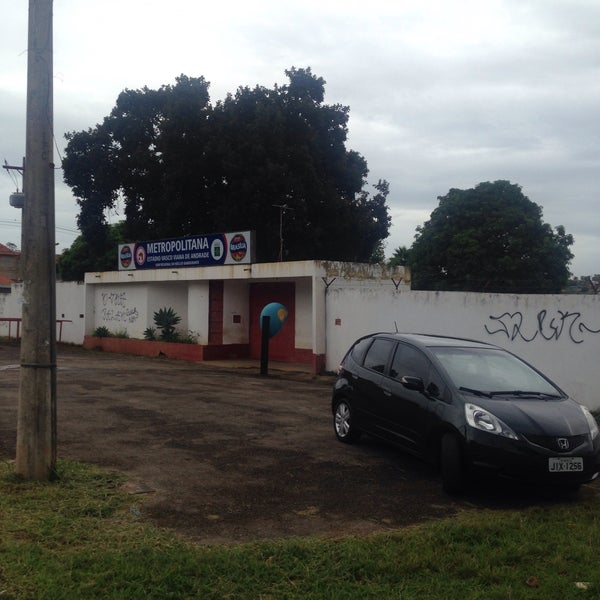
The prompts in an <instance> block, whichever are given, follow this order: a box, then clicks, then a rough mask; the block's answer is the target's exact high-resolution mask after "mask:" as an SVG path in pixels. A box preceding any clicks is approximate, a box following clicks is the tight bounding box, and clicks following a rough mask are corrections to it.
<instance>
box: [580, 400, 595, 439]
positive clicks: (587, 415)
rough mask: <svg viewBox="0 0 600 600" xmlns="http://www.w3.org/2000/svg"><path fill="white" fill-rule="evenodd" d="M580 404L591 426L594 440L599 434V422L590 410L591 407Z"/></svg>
mask: <svg viewBox="0 0 600 600" xmlns="http://www.w3.org/2000/svg"><path fill="white" fill-rule="evenodd" d="M579 406H581V410H582V411H583V414H584V415H585V418H586V419H587V422H588V425H589V426H590V435H591V436H592V439H593V440H594V439H596V437H597V436H598V424H597V423H596V419H594V415H593V414H592V413H591V412H590V411H589V409H588V408H587V407H586V406H582V405H581V404H580V405H579Z"/></svg>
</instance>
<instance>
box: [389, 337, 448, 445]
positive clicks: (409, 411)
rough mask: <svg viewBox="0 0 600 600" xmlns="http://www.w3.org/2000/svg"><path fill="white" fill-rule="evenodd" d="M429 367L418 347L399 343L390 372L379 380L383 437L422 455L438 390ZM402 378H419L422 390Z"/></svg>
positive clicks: (439, 391) (429, 364)
mask: <svg viewBox="0 0 600 600" xmlns="http://www.w3.org/2000/svg"><path fill="white" fill-rule="evenodd" d="M431 371H432V365H431V362H430V360H429V359H428V358H427V356H425V354H423V353H422V352H421V351H420V350H419V349H418V348H415V347H413V346H410V345H408V344H404V343H398V345H397V346H396V348H395V351H394V354H393V357H392V361H391V364H390V368H389V371H388V372H387V373H386V376H385V377H384V379H383V381H382V398H381V405H380V412H381V413H382V415H383V416H384V422H385V425H384V426H385V435H386V436H387V437H389V438H390V439H391V440H392V441H394V442H396V443H399V444H401V445H403V446H405V447H406V448H407V449H408V450H410V451H411V452H414V453H417V454H422V453H423V452H424V449H425V446H426V440H427V433H428V431H429V429H430V427H431V422H432V419H433V418H434V415H435V403H436V396H439V395H440V393H441V390H440V389H439V386H438V385H435V384H434V385H432V382H431ZM403 377H413V378H414V377H418V378H420V380H421V381H422V382H423V388H424V389H423V390H421V391H419V390H415V389H410V388H409V387H407V385H406V384H404V383H403V382H402V378H403Z"/></svg>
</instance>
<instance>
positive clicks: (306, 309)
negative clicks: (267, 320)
mask: <svg viewBox="0 0 600 600" xmlns="http://www.w3.org/2000/svg"><path fill="white" fill-rule="evenodd" d="M295 305H296V317H295V320H296V331H295V336H296V338H295V339H296V341H295V345H296V348H302V349H308V350H311V349H312V348H313V320H312V279H310V278H308V277H303V278H301V279H297V280H296V298H295Z"/></svg>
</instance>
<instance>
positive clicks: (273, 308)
mask: <svg viewBox="0 0 600 600" xmlns="http://www.w3.org/2000/svg"><path fill="white" fill-rule="evenodd" d="M263 317H269V337H270V338H272V337H273V336H274V335H277V334H278V333H279V330H280V329H281V328H282V327H283V324H284V323H285V321H286V319H287V318H288V310H287V308H286V307H285V306H284V305H283V304H280V303H279V302H271V303H270V304H267V305H266V306H265V307H264V308H263V309H262V310H261V311H260V330H261V332H262V327H263Z"/></svg>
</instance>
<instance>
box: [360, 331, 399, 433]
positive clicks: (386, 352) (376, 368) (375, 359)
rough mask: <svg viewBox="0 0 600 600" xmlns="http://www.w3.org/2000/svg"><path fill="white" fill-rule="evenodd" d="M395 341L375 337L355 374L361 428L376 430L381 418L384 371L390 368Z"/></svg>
mask: <svg viewBox="0 0 600 600" xmlns="http://www.w3.org/2000/svg"><path fill="white" fill-rule="evenodd" d="M394 348H395V342H393V341H392V340H388V339H385V338H375V339H374V340H373V343H372V344H371V345H370V346H369V349H368V350H367V352H366V354H365V356H364V359H363V361H362V365H361V366H360V367H359V368H358V369H357V371H356V375H355V376H353V382H352V384H353V387H354V390H355V398H356V400H355V409H356V411H357V413H358V415H357V416H358V420H359V421H360V423H361V429H363V430H365V431H371V432H375V429H376V428H377V423H378V421H379V420H380V415H379V407H380V406H381V404H382V401H383V389H382V382H383V373H384V372H385V371H386V370H387V369H388V367H389V364H390V360H391V357H392V352H393V350H394Z"/></svg>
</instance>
